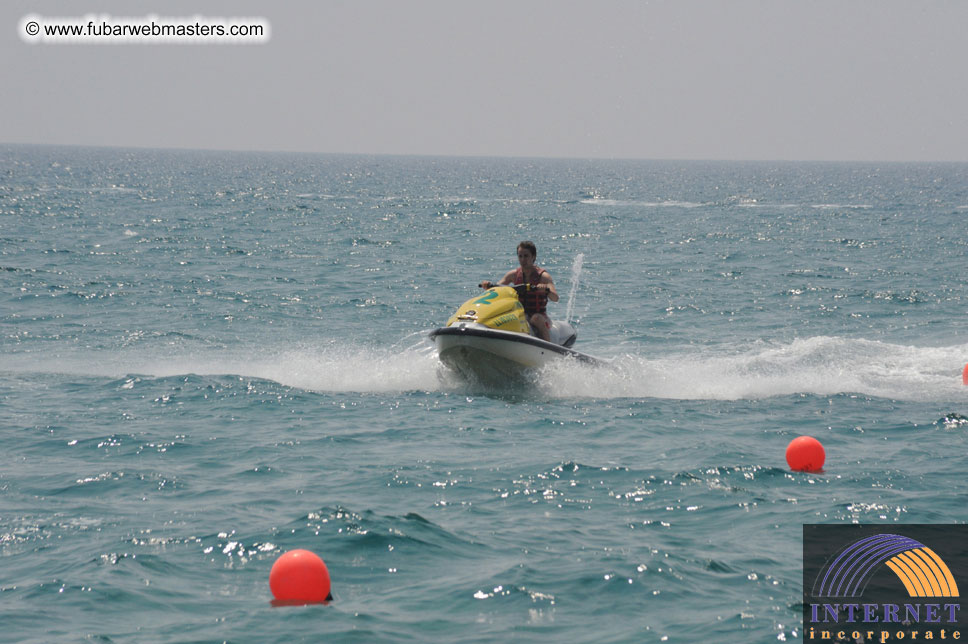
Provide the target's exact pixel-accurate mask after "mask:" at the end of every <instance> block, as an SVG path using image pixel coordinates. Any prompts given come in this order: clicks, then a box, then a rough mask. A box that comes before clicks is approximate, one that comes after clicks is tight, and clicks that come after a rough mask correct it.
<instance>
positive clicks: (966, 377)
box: [961, 364, 968, 385]
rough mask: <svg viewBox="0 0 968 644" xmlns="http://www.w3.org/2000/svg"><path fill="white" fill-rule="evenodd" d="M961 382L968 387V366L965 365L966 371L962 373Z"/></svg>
mask: <svg viewBox="0 0 968 644" xmlns="http://www.w3.org/2000/svg"><path fill="white" fill-rule="evenodd" d="M961 382H962V384H966V385H968V364H966V365H965V370H964V371H962V372H961Z"/></svg>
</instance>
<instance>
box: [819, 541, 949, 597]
mask: <svg viewBox="0 0 968 644" xmlns="http://www.w3.org/2000/svg"><path fill="white" fill-rule="evenodd" d="M881 565H886V566H887V567H888V568H890V569H891V570H892V571H894V574H896V575H897V577H898V579H899V580H900V581H901V583H902V584H904V588H905V589H906V590H907V592H908V596H909V597H959V594H958V584H957V583H956V582H955V579H954V576H953V575H952V574H951V570H949V569H948V566H947V564H945V562H944V561H942V560H941V557H939V556H938V555H937V554H936V553H935V552H934V551H933V550H932V549H931V548H928V547H927V546H925V545H924V544H923V543H921V542H919V541H916V540H914V539H911V538H910V537H904V536H901V535H899V534H878V535H874V536H870V537H865V538H863V539H859V540H857V541H855V542H854V543H851V544H849V545H847V546H846V547H845V548H844V549H843V550H842V551H841V552H840V553H838V555H837V556H836V557H835V558H834V559H833V560H832V561H831V562H829V563H828V564H827V565H826V566H825V567H824V570H822V571H821V574H820V575H818V576H817V580H816V582H815V583H814V588H813V596H814V597H860V596H861V595H863V594H864V589H865V588H866V587H867V582H868V581H870V578H871V577H872V576H873V575H874V573H876V572H877V571H878V569H879V568H880V567H881Z"/></svg>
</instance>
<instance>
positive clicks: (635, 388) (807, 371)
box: [542, 336, 968, 401]
mask: <svg viewBox="0 0 968 644" xmlns="http://www.w3.org/2000/svg"><path fill="white" fill-rule="evenodd" d="M966 360H968V345H960V346H951V347H915V346H903V345H895V344H889V343H885V342H879V341H873V340H864V339H848V338H839V337H825V336H821V337H813V338H807V339H799V340H794V341H793V342H790V343H786V344H777V343H765V342H759V343H756V344H753V345H748V346H744V347H720V348H711V349H710V348H707V349H690V350H688V351H687V352H684V353H674V354H671V355H665V356H662V357H656V358H649V357H644V356H641V355H631V354H628V355H624V356H619V357H617V358H615V359H614V360H613V361H612V363H611V364H610V365H609V366H607V367H601V368H590V367H586V366H583V365H579V364H572V363H561V364H558V365H555V366H553V367H551V368H549V370H548V372H547V373H545V374H543V376H544V377H543V378H542V382H546V383H552V384H548V385H547V388H548V389H549V391H550V392H553V393H554V395H555V396H558V397H578V398H581V397H591V398H668V399H679V400H703V399H707V400H748V399H754V400H755V399H762V398H772V397H778V396H788V395H796V394H807V395H818V396H830V395H837V394H856V395H861V396H871V397H878V398H888V399H895V400H910V401H966V400H968V387H965V386H964V385H963V384H962V379H961V373H962V369H963V367H964V365H965V362H966Z"/></svg>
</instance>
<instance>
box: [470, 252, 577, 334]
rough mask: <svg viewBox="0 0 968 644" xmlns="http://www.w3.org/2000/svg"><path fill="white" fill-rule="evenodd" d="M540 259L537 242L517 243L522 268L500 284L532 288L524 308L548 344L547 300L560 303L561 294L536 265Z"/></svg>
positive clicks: (485, 284) (485, 285)
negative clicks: (523, 285)
mask: <svg viewBox="0 0 968 644" xmlns="http://www.w3.org/2000/svg"><path fill="white" fill-rule="evenodd" d="M537 258H538V249H537V247H536V246H535V245H534V242H530V241H523V242H521V243H520V244H518V262H519V263H520V264H521V265H520V266H519V267H518V268H516V269H514V270H510V271H508V272H507V274H506V275H505V276H504V277H502V278H501V281H500V282H498V283H497V285H498V286H503V285H506V284H527V285H528V286H529V287H530V288H529V289H528V290H527V291H526V292H525V293H524V296H523V297H522V298H521V305H522V306H524V314H525V315H526V316H527V318H528V322H529V323H530V324H531V328H532V329H534V332H535V334H536V335H537V336H538V337H539V338H541V339H542V340H544V341H546V342H547V341H549V340H551V335H550V332H549V330H550V329H551V319H550V318H549V317H548V313H547V307H548V300H551V301H552V302H557V301H558V291H557V290H556V289H555V283H554V280H552V279H551V274H550V273H548V271H546V270H545V269H543V268H541V267H540V266H537V265H535V263H534V260H536V259H537ZM491 286H493V284H492V283H491V282H490V281H488V280H484V281H483V282H481V283H480V287H481V288H491Z"/></svg>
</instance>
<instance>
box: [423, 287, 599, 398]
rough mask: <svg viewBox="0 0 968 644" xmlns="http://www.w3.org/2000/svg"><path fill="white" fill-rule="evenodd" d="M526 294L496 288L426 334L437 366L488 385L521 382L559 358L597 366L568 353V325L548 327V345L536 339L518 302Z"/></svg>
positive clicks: (571, 333) (518, 289) (557, 322)
mask: <svg viewBox="0 0 968 644" xmlns="http://www.w3.org/2000/svg"><path fill="white" fill-rule="evenodd" d="M528 289H530V286H529V285H527V284H519V285H517V286H495V287H493V288H490V289H488V290H487V291H485V292H484V293H482V294H481V295H478V296H476V297H472V298H471V299H469V300H467V301H466V302H464V304H462V305H461V307H460V308H459V309H457V312H456V313H454V314H453V315H452V316H450V319H449V320H447V326H443V327H440V328H438V329H434V330H433V331H431V332H430V337H431V339H433V341H434V344H435V345H436V346H437V354H438V355H439V356H440V360H441V362H443V363H444V364H445V365H447V366H448V367H450V368H451V369H452V370H453V371H456V372H457V373H459V374H460V375H462V376H464V377H465V378H467V379H471V380H478V381H492V382H494V381H496V382H508V381H515V380H521V379H525V378H526V377H527V376H526V375H527V373H528V372H529V371H532V370H535V369H540V368H541V367H543V366H545V365H547V364H549V363H550V362H552V361H554V360H559V359H562V358H573V359H576V360H579V361H581V362H583V363H586V364H602V363H603V362H602V361H601V360H599V359H598V358H593V357H592V356H589V355H586V354H584V353H581V352H579V351H575V350H574V349H572V348H571V346H572V345H573V344H574V343H575V339H576V338H577V337H578V334H577V333H576V331H575V328H574V327H573V326H572V325H570V324H568V323H567V322H563V321H561V320H555V321H553V322H552V325H551V329H550V336H551V341H550V342H548V341H545V340H542V339H541V338H539V337H538V336H537V335H536V334H535V332H534V330H533V329H532V328H531V325H530V324H529V323H528V319H527V317H526V316H525V314H524V306H522V305H521V299H520V295H521V294H523V293H525V292H527V290H528Z"/></svg>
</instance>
